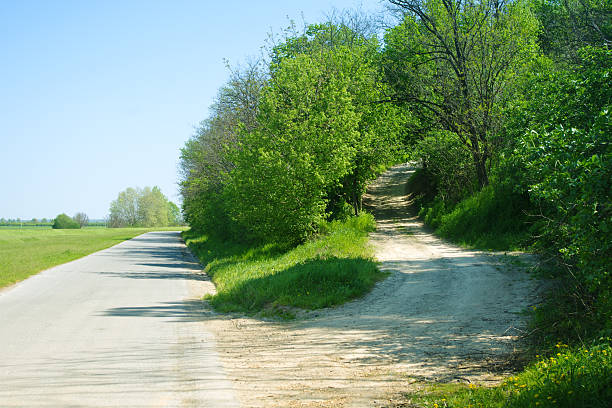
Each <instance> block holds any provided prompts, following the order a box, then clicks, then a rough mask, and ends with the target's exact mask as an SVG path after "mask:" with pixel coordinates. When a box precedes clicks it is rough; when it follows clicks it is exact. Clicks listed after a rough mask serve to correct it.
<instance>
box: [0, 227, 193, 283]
mask: <svg viewBox="0 0 612 408" xmlns="http://www.w3.org/2000/svg"><path fill="white" fill-rule="evenodd" d="M160 229H164V228H109V229H107V228H98V227H93V228H84V229H76V230H54V229H47V228H2V229H0V288H1V287H4V286H8V285H12V284H14V283H16V282H19V281H21V280H23V279H25V278H27V277H28V276H30V275H33V274H35V273H37V272H40V271H42V270H44V269H48V268H50V267H52V266H55V265H60V264H62V263H65V262H69V261H72V260H74V259H77V258H81V257H83V256H85V255H88V254H91V253H92V252H96V251H99V250H101V249H104V248H108V247H110V246H113V245H115V244H118V243H119V242H122V241H125V240H127V239H131V238H133V237H135V236H137V235H140V234H143V233H145V232H148V231H159V230H160ZM165 229H168V230H180V229H182V228H180V227H171V228H165Z"/></svg>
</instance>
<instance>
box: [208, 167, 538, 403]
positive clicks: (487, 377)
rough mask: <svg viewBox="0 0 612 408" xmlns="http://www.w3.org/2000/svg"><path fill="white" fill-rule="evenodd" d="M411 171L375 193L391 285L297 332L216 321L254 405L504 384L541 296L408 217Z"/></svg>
mask: <svg viewBox="0 0 612 408" xmlns="http://www.w3.org/2000/svg"><path fill="white" fill-rule="evenodd" d="M412 171H413V170H412V168H411V167H410V166H409V165H400V166H396V167H393V168H391V169H390V170H389V171H387V172H386V173H384V174H383V175H382V176H381V177H380V178H378V179H377V180H376V181H375V182H374V183H373V184H372V185H371V186H370V188H369V190H368V194H367V196H366V203H367V204H368V206H369V208H370V209H371V211H372V212H373V213H374V215H375V216H376V220H377V226H378V227H377V230H376V232H374V233H372V234H371V242H372V244H373V245H374V247H375V249H376V257H377V258H378V260H379V261H380V268H381V270H384V271H388V272H390V276H389V278H387V279H386V280H384V281H382V282H380V283H379V284H377V285H376V287H375V288H374V290H373V291H372V292H371V293H369V294H368V295H367V296H365V297H364V298H362V299H359V300H356V301H353V302H350V303H348V304H346V305H344V306H341V307H338V308H334V309H328V310H323V311H317V312H312V313H310V314H308V315H306V317H305V318H303V319H300V320H298V321H294V322H289V323H278V322H276V323H275V322H263V321H260V320H255V319H249V318H236V319H229V320H213V321H210V322H208V323H207V324H210V325H211V326H213V331H215V333H216V337H217V342H218V348H219V351H220V354H221V355H222V359H223V360H224V366H225V368H226V371H227V373H228V375H229V376H230V377H231V378H232V379H233V381H234V384H235V386H236V389H237V390H238V393H239V398H240V400H241V403H242V404H243V405H244V406H248V407H292V406H295V407H328V406H329V407H344V406H346V407H373V406H393V405H394V404H395V403H394V402H392V401H394V400H395V401H396V400H397V398H400V397H399V395H400V394H401V392H402V391H406V390H407V389H408V388H409V387H410V384H412V383H413V382H414V381H416V380H417V379H427V380H436V381H472V382H473V381H477V382H495V381H498V380H499V379H500V378H501V377H502V376H503V375H505V374H507V372H506V371H507V369H506V363H507V361H508V359H509V356H511V355H512V353H513V351H514V348H515V346H516V341H515V340H516V336H517V335H518V334H519V333H521V331H522V330H523V327H524V322H523V319H522V317H521V314H520V313H521V311H523V310H524V309H525V308H526V307H527V306H528V305H529V304H530V303H531V302H533V301H534V298H535V296H536V284H535V283H534V282H533V281H531V280H530V279H529V276H528V275H527V273H526V272H525V271H524V270H521V269H519V268H517V267H511V266H509V265H508V263H505V262H503V261H502V259H501V257H499V256H493V255H490V254H487V253H482V252H478V251H469V250H465V249H461V248H458V247H455V246H452V245H449V244H446V243H444V242H442V241H441V240H439V239H438V238H436V237H434V236H433V235H431V234H430V233H428V232H426V230H425V229H424V227H423V225H422V224H421V223H420V222H419V221H418V220H417V219H416V218H415V217H413V216H412V215H410V214H409V212H408V211H407V202H406V197H405V195H404V186H405V184H406V181H407V179H408V177H409V175H410V174H411V172H412Z"/></svg>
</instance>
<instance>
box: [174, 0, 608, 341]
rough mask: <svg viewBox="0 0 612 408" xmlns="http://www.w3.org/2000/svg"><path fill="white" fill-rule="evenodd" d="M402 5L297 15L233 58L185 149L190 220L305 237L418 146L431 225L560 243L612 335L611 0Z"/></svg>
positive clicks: (349, 208)
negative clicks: (385, 18) (379, 18)
mask: <svg viewBox="0 0 612 408" xmlns="http://www.w3.org/2000/svg"><path fill="white" fill-rule="evenodd" d="M390 3H391V4H392V5H393V6H394V7H395V9H394V11H393V13H394V16H396V17H398V20H397V24H395V25H394V26H392V27H389V28H385V29H384V30H383V29H378V28H377V27H376V26H375V25H374V24H372V22H371V21H372V20H370V19H369V18H368V17H367V16H365V17H364V16H361V15H358V14H345V15H343V16H341V17H340V18H333V19H330V21H326V22H324V23H321V24H314V25H308V26H306V27H305V28H304V29H303V30H302V31H301V32H298V30H297V29H295V28H293V29H292V30H289V31H287V32H286V33H285V35H284V37H283V38H282V39H281V40H280V41H277V42H275V43H274V44H273V45H272V46H271V47H269V48H268V50H267V54H266V55H265V57H264V58H263V60H262V61H259V62H257V63H253V64H249V65H248V66H247V67H246V68H243V69H237V70H234V71H232V73H231V76H230V80H229V81H228V83H226V84H225V85H224V86H223V87H222V88H221V89H220V90H219V93H218V96H217V99H216V102H215V103H214V105H213V106H212V107H211V110H210V115H209V117H208V118H207V119H206V120H204V121H203V122H202V124H201V126H200V128H199V129H198V131H197V133H196V135H194V136H193V137H192V138H191V139H190V140H189V141H188V142H187V143H186V145H185V147H184V148H183V149H182V152H181V181H180V186H181V193H182V196H183V211H184V214H185V218H186V221H187V222H188V223H189V224H190V225H191V226H192V228H194V229H199V230H203V231H206V232H207V233H208V234H217V235H220V236H223V237H226V238H234V239H245V238H246V239H252V240H259V241H262V240H263V241H281V242H293V243H297V242H301V241H303V240H304V239H306V238H307V237H308V236H309V235H311V234H313V233H316V231H317V228H318V226H319V225H320V221H321V220H324V219H337V218H343V217H347V216H349V215H350V214H356V213H359V211H361V199H362V196H363V194H364V191H365V187H366V184H367V182H368V180H370V179H372V178H374V177H375V176H376V175H377V174H378V172H380V171H381V170H382V169H383V168H384V167H385V165H388V164H390V163H393V162H397V161H399V160H405V159H406V158H407V157H410V158H411V159H412V160H415V161H418V162H419V163H420V164H421V170H419V171H418V172H417V174H416V176H415V178H414V179H413V180H412V181H411V188H412V189H413V196H414V198H415V202H416V203H417V205H418V206H419V208H420V209H421V212H420V214H421V215H422V216H423V217H424V218H425V219H426V221H427V222H428V223H430V224H431V225H433V226H434V227H436V228H438V230H439V231H440V232H441V233H442V234H444V235H446V236H449V237H451V238H455V239H458V240H462V241H464V242H465V243H467V244H472V245H480V246H492V247H499V248H500V249H507V248H511V247H516V246H518V247H526V246H533V247H534V248H536V249H538V250H539V251H541V252H543V253H545V254H547V255H550V258H551V259H554V260H555V261H556V262H557V269H556V270H557V274H558V275H560V276H563V277H565V278H567V279H568V281H572V282H573V283H572V288H573V289H572V290H573V294H574V299H575V301H574V302H573V303H572V307H573V310H571V311H568V316H569V315H570V314H573V315H574V317H575V316H576V315H580V316H587V315H588V317H589V319H590V321H592V322H596V323H595V326H594V327H597V328H598V330H600V329H601V330H603V331H605V332H606V333H609V334H612V323H611V322H612V312H611V310H612V297H611V296H610V291H611V289H612V278H611V277H610V269H611V268H610V266H611V265H610V259H612V253H611V245H612V244H611V243H612V240H610V239H609V234H610V228H611V225H610V224H611V217H612V214H611V211H612V210H611V206H610V186H611V185H612V179H611V169H612V152H611V148H610V137H611V134H612V132H611V129H610V122H609V119H610V97H611V91H610V62H611V55H610V49H609V46H610V38H611V34H612V23H611V21H612V20H611V18H610V15H611V6H610V3H609V2H606V1H599V0H567V1H564V2H559V1H556V0H525V1H523V0H515V1H497V0H479V1H473V2H464V1H462V0H405V1H404V0H391V1H390ZM380 39H382V41H381V40H380ZM486 237H489V238H491V239H490V240H488V241H487V240H486V239H484V240H483V238H486ZM500 237H502V238H503V239H502V238H500ZM496 240H497V241H496ZM495 241H496V242H495ZM574 320H576V319H574ZM572 330H573V331H574V332H575V334H576V335H580V333H579V332H581V330H582V332H581V333H583V334H584V330H586V329H584V327H580V328H579V327H572Z"/></svg>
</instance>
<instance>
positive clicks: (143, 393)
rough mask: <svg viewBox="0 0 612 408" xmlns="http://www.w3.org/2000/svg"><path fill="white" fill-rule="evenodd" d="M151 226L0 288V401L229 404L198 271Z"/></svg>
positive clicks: (171, 236)
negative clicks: (203, 305) (198, 293)
mask: <svg viewBox="0 0 612 408" xmlns="http://www.w3.org/2000/svg"><path fill="white" fill-rule="evenodd" d="M199 270H200V268H199V265H198V264H197V263H196V262H194V259H193V257H191V255H190V254H189V252H188V251H187V249H186V248H185V246H184V245H183V244H182V243H181V242H180V240H179V235H178V233H177V232H152V233H148V234H145V235H141V236H140V237H137V238H134V239H132V240H130V241H126V242H123V243H121V244H119V245H117V246H114V247H112V248H109V249H106V250H104V251H100V252H97V253H95V254H92V255H89V256H87V257H85V258H82V259H79V260H77V261H74V262H70V263H68V264H65V265H61V266H58V267H55V268H52V269H49V270H47V271H45V272H42V273H41V274H39V275H37V276H34V277H32V278H30V279H28V280H26V281H24V282H22V283H20V284H18V285H17V286H15V287H13V288H11V289H8V290H6V291H3V292H0V407H35V406H45V407H46V406H53V407H75V406H79V407H82V406H96V407H158V406H159V407H183V406H187V407H190V406H193V407H236V406H238V404H237V402H236V399H235V397H234V393H233V391H232V386H231V383H230V382H229V381H228V380H227V378H226V377H225V375H224V374H223V370H222V368H221V364H220V361H219V357H218V354H217V351H216V349H215V341H214V337H213V335H212V334H211V333H209V332H207V331H206V330H205V329H204V324H203V323H202V320H204V319H207V318H209V317H210V316H207V315H206V314H205V312H202V309H201V308H199V307H198V303H199V301H198V300H197V298H195V297H193V295H194V294H195V291H194V290H193V285H198V284H199V283H201V282H198V281H199V280H201V279H203V278H202V276H201V275H198V274H197V272H199Z"/></svg>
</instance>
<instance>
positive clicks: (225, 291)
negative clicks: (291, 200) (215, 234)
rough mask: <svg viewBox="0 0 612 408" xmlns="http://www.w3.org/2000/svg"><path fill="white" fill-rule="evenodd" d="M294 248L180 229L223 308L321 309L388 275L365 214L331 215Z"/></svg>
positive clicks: (267, 311)
mask: <svg viewBox="0 0 612 408" xmlns="http://www.w3.org/2000/svg"><path fill="white" fill-rule="evenodd" d="M323 227H324V229H325V232H324V233H323V234H321V235H320V236H319V237H317V238H315V239H312V240H310V241H308V242H306V243H304V244H302V245H299V246H298V247H295V248H286V247H285V248H283V247H282V246H281V245H277V244H267V245H261V246H256V245H244V244H237V243H230V242H223V241H219V240H215V239H212V238H209V237H207V236H204V235H198V234H197V233H194V232H192V231H187V232H186V233H184V235H183V236H184V237H185V240H186V242H187V245H188V246H189V247H190V248H191V250H192V251H193V252H194V253H195V254H196V255H197V256H198V257H199V258H200V261H201V262H202V264H203V265H206V269H205V271H206V272H207V273H208V274H209V275H211V276H212V280H213V282H214V283H215V285H216V287H217V294H216V295H214V296H212V297H210V298H209V300H210V302H211V304H212V305H213V306H214V307H215V309H217V310H219V311H221V312H243V313H247V314H261V315H262V316H277V317H284V318H292V317H294V308H297V309H319V308H323V307H329V306H334V305H339V304H341V303H344V302H346V301H348V300H351V299H354V298H356V297H359V296H362V295H363V294H365V293H367V292H368V291H369V290H371V289H372V287H373V286H374V284H375V283H376V282H377V281H379V280H381V279H383V278H384V277H385V276H386V275H385V274H384V273H382V272H380V271H379V270H378V267H377V266H376V263H375V262H374V259H373V250H372V248H371V247H370V246H369V245H368V238H367V233H368V231H370V230H371V229H373V228H374V219H373V217H372V216H371V215H369V214H364V215H361V216H359V217H356V218H351V219H349V220H348V221H346V222H339V221H334V222H332V223H327V224H325V225H324V226H323Z"/></svg>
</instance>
